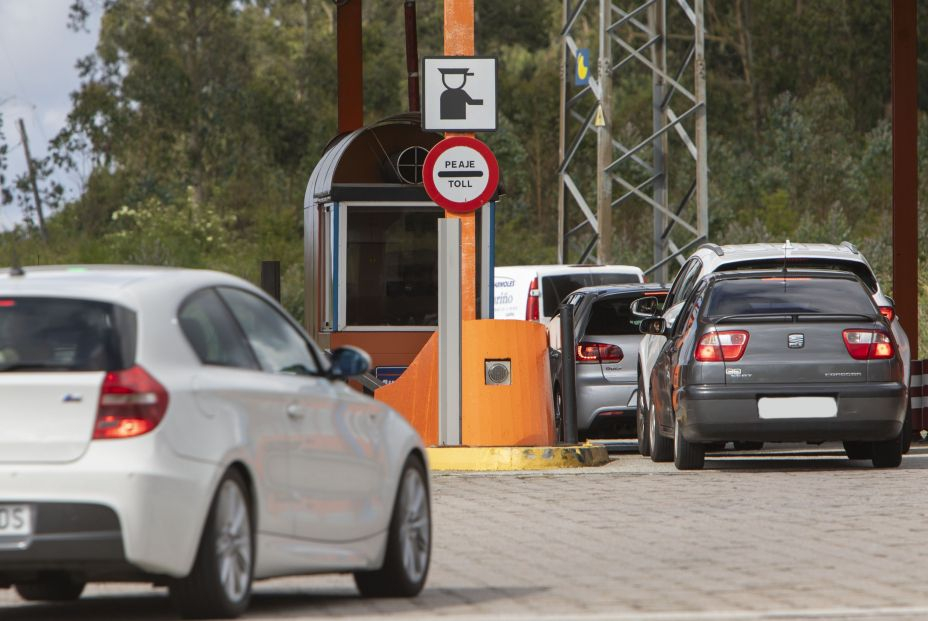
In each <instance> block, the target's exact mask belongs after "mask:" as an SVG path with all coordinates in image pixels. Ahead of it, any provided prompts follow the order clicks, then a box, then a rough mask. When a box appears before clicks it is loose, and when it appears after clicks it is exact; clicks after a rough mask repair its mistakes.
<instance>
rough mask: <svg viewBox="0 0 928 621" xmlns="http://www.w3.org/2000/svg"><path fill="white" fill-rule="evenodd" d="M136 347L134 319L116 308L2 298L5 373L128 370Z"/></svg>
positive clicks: (0, 346) (0, 343) (0, 357)
mask: <svg viewBox="0 0 928 621" xmlns="http://www.w3.org/2000/svg"><path fill="white" fill-rule="evenodd" d="M135 341H136V320H135V313H133V312H132V311H130V310H128V309H126V308H123V307H121V306H118V305H116V304H110V303H107V302H98V301H93V300H78V299H68V298H46V297H5V298H0V372H15V371H36V370H42V371H117V370H120V369H127V368H129V367H131V366H132V365H133V364H134V359H135Z"/></svg>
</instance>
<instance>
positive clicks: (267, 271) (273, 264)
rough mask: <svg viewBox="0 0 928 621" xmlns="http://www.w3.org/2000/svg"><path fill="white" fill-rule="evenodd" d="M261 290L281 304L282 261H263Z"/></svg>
mask: <svg viewBox="0 0 928 621" xmlns="http://www.w3.org/2000/svg"><path fill="white" fill-rule="evenodd" d="M261 288H262V289H264V292H265V293H267V294H268V295H269V296H271V297H272V298H274V299H275V300H277V301H278V302H280V261H261Z"/></svg>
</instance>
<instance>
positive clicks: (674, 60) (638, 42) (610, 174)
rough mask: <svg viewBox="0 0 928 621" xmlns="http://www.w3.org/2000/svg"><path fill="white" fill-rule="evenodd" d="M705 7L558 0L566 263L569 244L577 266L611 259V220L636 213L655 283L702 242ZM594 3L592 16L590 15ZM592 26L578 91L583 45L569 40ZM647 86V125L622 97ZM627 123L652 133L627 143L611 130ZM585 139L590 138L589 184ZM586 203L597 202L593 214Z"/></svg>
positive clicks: (705, 222)
mask: <svg viewBox="0 0 928 621" xmlns="http://www.w3.org/2000/svg"><path fill="white" fill-rule="evenodd" d="M691 2H692V3H693V5H692V6H691V4H690V3H691ZM703 3H704V0H634V1H631V0H616V1H615V2H610V0H598V2H597V0H564V5H563V29H562V31H561V125H560V145H559V146H560V162H561V164H560V168H559V170H558V176H559V190H558V261H559V262H561V263H567V262H569V259H570V255H571V247H572V246H573V247H575V248H578V249H579V248H582V250H581V251H580V254H579V257H578V258H579V262H581V263H582V262H584V261H586V260H587V259H588V258H589V256H590V255H591V253H592V251H593V250H594V248H595V249H596V250H597V253H596V258H597V260H598V262H600V263H609V262H611V261H612V245H611V243H603V241H604V240H606V241H607V242H611V239H612V231H613V226H612V217H613V215H614V214H621V213H622V212H623V211H625V210H629V209H635V208H645V209H650V210H651V211H652V213H653V223H654V224H653V257H654V264H653V265H652V266H651V267H650V268H649V269H648V270H646V272H647V273H649V274H653V276H652V277H653V278H654V279H657V280H666V272H667V264H668V263H670V262H671V261H673V260H677V261H678V262H679V263H681V264H682V262H683V257H684V256H685V254H686V253H687V252H689V251H691V250H692V249H693V248H694V247H695V246H696V245H698V244H699V243H700V242H702V241H705V240H706V239H707V238H708V229H709V206H708V203H709V197H708V185H707V183H708V166H707V157H706V156H707V145H706V105H705V104H706V64H705V39H704V23H703ZM596 4H598V15H595V14H594V13H593V10H592V7H594V6H595V5H596ZM590 23H595V24H596V30H597V31H598V34H599V41H598V46H597V48H596V49H597V51H598V62H597V63H596V73H595V76H594V75H591V76H590V80H589V84H588V85H586V86H583V87H575V86H574V85H573V82H574V79H573V76H574V71H575V68H576V63H577V54H578V48H579V47H580V45H578V41H577V39H576V38H575V33H578V32H579V31H580V30H581V29H582V27H583V26H586V31H587V33H589V32H590V30H591V29H590V27H589V24H590ZM578 36H579V35H578ZM587 36H589V35H587ZM590 38H592V37H590ZM580 39H581V40H580V43H584V41H583V40H582V37H580ZM590 47H592V46H590ZM591 73H592V69H591ZM648 80H649V81H650V85H651V89H650V90H651V95H652V97H651V105H650V110H649V111H650V116H651V118H650V122H648V120H647V119H646V118H643V115H644V114H645V112H644V110H643V108H642V107H641V106H637V107H636V106H634V105H632V104H627V103H626V100H627V99H628V98H627V97H623V95H625V94H626V92H628V91H629V89H631V88H632V87H633V86H636V85H637V86H642V85H643V86H645V88H646V84H643V82H642V81H648ZM614 85H615V86H614ZM614 97H617V98H618V99H616V100H615V104H614V103H613V102H614ZM635 121H638V123H637V124H636V123H635ZM632 126H637V127H649V128H650V129H651V133H650V135H647V136H646V137H643V136H642V137H637V138H636V139H631V140H626V141H624V142H628V144H624V142H623V140H620V139H619V136H618V134H619V133H620V132H619V131H614V129H613V128H619V129H620V130H622V129H623V128H627V127H632ZM589 134H596V144H597V146H596V151H595V171H596V175H595V180H594V179H593V175H592V174H591V173H590V170H591V168H592V166H591V160H592V159H593V158H592V149H590V148H589V147H587V146H586V143H587V142H589V141H588V140H586V138H587V136H588V135H589ZM648 156H650V157H648ZM671 171H672V172H673V174H674V177H673V178H671V175H670V173H671ZM671 181H674V182H675V183H671ZM614 190H617V192H615V196H614ZM587 196H595V201H594V206H595V209H596V211H595V213H594V211H593V208H592V207H591V203H590V202H589V201H588V200H587V198H586V197H587ZM578 209H579V213H578ZM626 213H627V212H626Z"/></svg>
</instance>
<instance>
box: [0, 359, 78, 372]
mask: <svg viewBox="0 0 928 621" xmlns="http://www.w3.org/2000/svg"><path fill="white" fill-rule="evenodd" d="M82 370H86V369H78V368H77V367H74V366H71V365H67V364H61V363H60V362H20V363H17V364H11V365H8V366H5V367H0V373H3V372H5V371H82Z"/></svg>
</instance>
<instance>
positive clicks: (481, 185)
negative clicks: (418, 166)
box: [422, 136, 499, 213]
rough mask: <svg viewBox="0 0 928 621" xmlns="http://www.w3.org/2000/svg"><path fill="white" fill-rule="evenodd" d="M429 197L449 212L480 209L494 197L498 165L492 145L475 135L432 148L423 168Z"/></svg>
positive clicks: (452, 139)
mask: <svg viewBox="0 0 928 621" xmlns="http://www.w3.org/2000/svg"><path fill="white" fill-rule="evenodd" d="M422 182H423V184H424V185H425V191H426V192H427V193H428V195H429V197H430V198H431V199H432V200H433V201H435V202H436V203H438V204H439V205H440V206H442V207H444V208H445V209H447V210H448V211H452V212H455V213H466V212H469V211H474V210H475V209H478V208H479V207H480V206H481V205H483V204H484V203H486V202H487V200H488V199H489V198H490V197H491V196H493V193H494V192H496V186H497V184H498V183H499V165H498V164H497V163H496V157H495V156H494V155H493V152H492V151H490V147H488V146H487V145H485V144H484V143H482V142H480V141H479V140H477V139H476V138H471V137H469V136H453V137H451V138H445V139H444V140H442V141H441V142H439V143H438V144H436V145H435V146H434V147H432V150H431V151H429V154H428V156H427V157H426V158H425V165H424V166H423V169H422Z"/></svg>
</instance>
